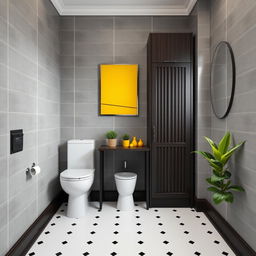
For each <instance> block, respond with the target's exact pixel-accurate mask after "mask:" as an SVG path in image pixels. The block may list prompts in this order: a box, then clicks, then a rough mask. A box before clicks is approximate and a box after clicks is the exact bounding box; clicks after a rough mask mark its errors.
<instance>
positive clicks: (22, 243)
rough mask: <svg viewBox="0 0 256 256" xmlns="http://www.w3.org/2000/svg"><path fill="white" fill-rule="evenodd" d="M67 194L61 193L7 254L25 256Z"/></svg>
mask: <svg viewBox="0 0 256 256" xmlns="http://www.w3.org/2000/svg"><path fill="white" fill-rule="evenodd" d="M66 198H67V197H66V195H65V194H64V193H60V194H59V195H58V196H57V197H56V198H55V199H54V200H53V201H52V202H51V203H50V204H49V205H48V206H47V208H46V209H45V210H44V211H43V212H42V213H41V215H40V216H39V217H38V218H37V219H36V220H35V221H34V223H33V224H32V225H31V226H30V227H29V228H28V229H27V230H26V231H25V233H24V234H23V235H22V236H21V237H20V239H19V240H18V241H17V242H16V243H15V244H14V245H13V247H12V248H11V249H10V250H9V252H7V254H6V256H23V255H26V253H27V252H28V251H29V249H30V247H31V246H32V245H33V243H34V242H35V241H36V239H37V238H38V237H39V235H40V234H41V232H42V231H43V229H44V228H45V227H46V225H47V224H48V222H49V221H50V220H51V218H52V216H53V215H54V214H55V213H56V211H57V210H58V208H59V207H60V205H61V204H62V203H63V202H64V201H65V200H66Z"/></svg>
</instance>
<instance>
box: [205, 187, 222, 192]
mask: <svg viewBox="0 0 256 256" xmlns="http://www.w3.org/2000/svg"><path fill="white" fill-rule="evenodd" d="M207 190H208V191H211V192H215V193H221V191H220V190H219V189H218V188H216V187H209V188H207Z"/></svg>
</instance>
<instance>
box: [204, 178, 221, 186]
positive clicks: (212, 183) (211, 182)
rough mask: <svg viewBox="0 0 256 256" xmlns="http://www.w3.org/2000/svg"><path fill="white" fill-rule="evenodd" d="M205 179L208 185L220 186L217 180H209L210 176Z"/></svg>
mask: <svg viewBox="0 0 256 256" xmlns="http://www.w3.org/2000/svg"><path fill="white" fill-rule="evenodd" d="M206 181H207V182H208V183H209V184H210V185H213V186H216V187H220V184H219V182H213V181H212V180H211V178H207V179H206Z"/></svg>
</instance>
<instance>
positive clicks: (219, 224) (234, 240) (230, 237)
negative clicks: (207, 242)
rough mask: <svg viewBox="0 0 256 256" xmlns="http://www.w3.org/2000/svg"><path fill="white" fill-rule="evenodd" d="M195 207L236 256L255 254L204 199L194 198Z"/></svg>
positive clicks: (255, 255)
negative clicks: (202, 213) (203, 214)
mask: <svg viewBox="0 0 256 256" xmlns="http://www.w3.org/2000/svg"><path fill="white" fill-rule="evenodd" d="M195 209H196V210H197V211H202V212H204V213H205V215H206V216H207V217H208V219H209V220H210V221H211V223H212V224H213V225H214V227H215V228H216V229H217V231H218V232H219V233H220V234H221V236H222V237H223V238H224V240H225V241H226V242H227V244H228V245H229V246H230V248H231V249H232V250H233V251H234V253H235V254H236V255H237V256H256V252H255V251H254V250H253V249H252V248H251V246H250V245H249V244H248V243H247V242H246V241H245V240H244V239H243V238H242V237H241V236H240V235H239V234H238V233H237V231H236V230H235V229H234V228H233V227H232V226H231V225H230V224H229V223H228V222H227V221H226V220H225V219H224V218H223V217H222V216H221V215H220V214H219V213H218V212H217V210H216V209H215V208H214V207H213V206H212V205H211V204H210V203H209V202H208V201H207V200H206V199H197V198H196V199H195Z"/></svg>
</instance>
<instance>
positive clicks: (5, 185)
mask: <svg viewBox="0 0 256 256" xmlns="http://www.w3.org/2000/svg"><path fill="white" fill-rule="evenodd" d="M7 3H8V4H7ZM59 21H60V18H59V15H58V14H57V12H56V10H55V9H54V8H53V6H52V4H51V3H50V1H44V0H38V1H34V0H10V1H7V0H0V137H1V138H0V141H1V143H0V216H1V218H0V255H5V253H6V252H7V250H9V249H10V247H11V246H12V245H13V244H14V243H15V242H16V241H17V239H18V238H19V237H20V236H21V235H22V234H23V233H24V232H25V231H26V229H27V228H28V227H29V226H30V225H31V224H32V223H33V221H34V220H35V219H36V218H37V217H38V216H39V215H40V213H41V211H42V210H43V207H44V208H45V207H46V206H47V203H49V202H50V201H51V200H52V199H53V197H54V196H55V195H56V194H57V193H58V189H59V185H58V183H57V182H56V177H57V176H56V175H57V174H58V170H59V168H58V147H59V144H60V70H59V68H60V65H59V61H60V59H59V53H60V43H59ZM7 60H8V63H7ZM7 64H8V69H7ZM13 129H23V131H24V147H23V151H22V152H19V153H16V154H11V155H10V153H9V152H10V142H9V141H10V137H9V130H13ZM37 139H38V140H37ZM53 158H54V161H53V160H52V159H53ZM33 162H35V163H37V164H39V165H41V163H42V167H43V169H42V174H40V175H39V176H38V178H33V179H32V178H29V177H28V176H26V168H27V167H30V166H31V164H32V163H33ZM44 162H47V163H48V165H47V166H46V167H45V165H43V163H44ZM53 174H54V175H55V176H53ZM41 176H44V181H45V182H44V185H45V188H44V190H42V191H40V190H38V189H37V187H38V186H39V184H40V177H41ZM57 181H58V179H57ZM53 182H54V183H55V184H54V188H53V185H52V184H53ZM48 185H49V187H51V189H49V193H48V194H47V187H48ZM46 195H47V196H46ZM42 198H47V200H44V201H43V203H42V202H41V201H40V200H41V199H42ZM37 206H40V207H37ZM7 236H9V237H7Z"/></svg>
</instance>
